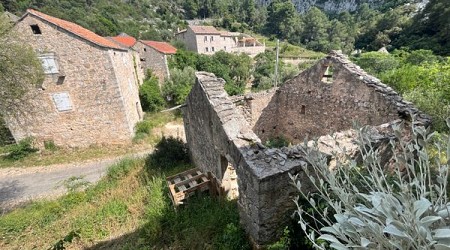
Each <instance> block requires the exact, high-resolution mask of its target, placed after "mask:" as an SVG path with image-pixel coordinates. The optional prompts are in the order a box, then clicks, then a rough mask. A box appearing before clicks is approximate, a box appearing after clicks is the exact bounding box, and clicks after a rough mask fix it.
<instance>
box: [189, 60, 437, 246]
mask: <svg viewBox="0 0 450 250" xmlns="http://www.w3.org/2000/svg"><path fill="white" fill-rule="evenodd" d="M196 76H197V81H196V84H195V85H194V87H193V89H192V91H191V92H190V94H189V96H188V98H187V102H186V107H185V108H184V109H183V113H184V126H185V132H186V139H187V142H188V146H189V149H190V153H191V156H192V159H193V161H194V163H195V164H196V166H197V167H199V168H201V169H202V171H204V172H210V173H212V174H213V176H215V177H216V178H217V179H218V180H219V181H220V180H222V178H223V176H224V175H225V171H226V170H227V169H229V165H231V166H232V167H233V168H234V169H235V171H236V173H237V182H238V192H239V198H238V207H239V213H240V218H241V222H242V224H243V225H244V228H245V229H246V231H247V233H248V234H249V235H250V236H251V238H252V239H253V240H254V242H255V243H256V244H257V245H264V244H267V243H270V242H272V241H274V240H276V239H277V237H279V236H280V233H281V232H282V229H283V228H284V226H285V225H286V223H287V221H288V220H289V219H290V215H291V214H292V211H293V210H294V209H295V204H294V202H293V199H295V197H296V196H297V195H298V193H297V191H296V190H295V187H294V186H293V185H292V184H291V182H292V181H291V180H290V178H289V176H288V173H291V174H300V176H302V173H303V178H301V180H302V181H305V184H306V186H308V184H307V183H306V182H307V179H306V178H305V176H304V172H303V169H304V168H306V167H308V162H307V161H306V160H305V158H304V155H302V150H301V147H302V146H303V144H302V145H300V144H297V143H300V142H303V140H305V139H307V138H308V139H312V138H318V140H319V142H323V143H319V145H325V146H324V147H322V148H319V150H320V151H322V152H323V153H327V154H329V152H330V150H333V148H331V149H330V146H329V145H330V144H329V143H327V142H329V141H332V139H331V136H330V135H331V134H333V133H335V134H334V135H336V139H337V140H342V141H345V142H346V143H349V144H353V145H355V144H356V143H355V137H356V135H355V133H354V130H353V129H352V128H353V124H352V122H354V121H357V122H359V123H360V124H361V125H367V126H369V127H370V128H371V130H372V131H373V135H374V138H375V137H376V138H377V140H382V139H386V138H388V137H389V136H390V134H389V133H391V130H390V128H391V127H392V126H393V125H394V124H397V123H399V122H402V121H408V120H411V117H412V116H414V117H415V122H416V123H417V124H419V125H424V126H428V125H429V124H430V118H429V117H428V116H427V115H425V114H423V113H422V112H420V111H419V110H417V109H416V108H415V107H413V105H412V104H411V103H409V102H406V101H404V100H403V99H402V98H401V97H400V96H399V95H398V94H397V93H396V92H395V91H394V90H392V89H391V88H390V87H388V86H386V85H384V84H383V83H381V82H380V81H379V80H378V79H377V78H375V77H373V76H370V75H368V74H366V73H365V72H364V71H363V70H361V69H360V68H359V67H358V66H356V65H354V64H353V63H351V62H350V61H349V60H348V59H347V58H346V57H345V56H343V55H341V54H339V53H335V52H332V53H330V54H329V55H328V56H327V57H326V58H324V59H322V60H320V61H319V62H318V63H317V64H316V65H314V66H312V67H311V68H309V69H307V70H306V71H304V72H302V73H300V74H299V75H298V76H296V77H294V78H293V79H291V80H289V81H287V82H286V83H284V85H282V86H281V87H279V88H277V89H273V90H271V91H268V92H262V93H255V94H249V95H246V96H240V97H233V98H230V97H229V96H228V95H227V94H226V92H225V91H224V88H223V87H224V81H223V80H222V79H218V78H216V77H215V76H214V75H213V74H210V73H206V72H198V73H197V74H196ZM352 131H353V132H352ZM278 136H283V137H284V138H286V139H287V140H288V141H289V142H290V143H291V144H292V146H288V147H282V148H267V147H266V146H264V145H263V143H264V142H266V141H267V140H269V139H271V138H274V137H278ZM326 145H328V146H326ZM331 147H332V146H331Z"/></svg>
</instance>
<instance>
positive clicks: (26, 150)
mask: <svg viewBox="0 0 450 250" xmlns="http://www.w3.org/2000/svg"><path fill="white" fill-rule="evenodd" d="M33 141H34V139H33V138H32V137H28V138H25V139H23V140H20V141H19V142H18V143H17V144H15V145H13V146H11V147H10V150H9V154H8V155H7V156H6V157H7V158H8V159H11V160H15V161H16V160H20V159H22V158H25V157H27V156H28V155H30V154H32V153H34V152H37V151H38V149H36V148H34V147H33Z"/></svg>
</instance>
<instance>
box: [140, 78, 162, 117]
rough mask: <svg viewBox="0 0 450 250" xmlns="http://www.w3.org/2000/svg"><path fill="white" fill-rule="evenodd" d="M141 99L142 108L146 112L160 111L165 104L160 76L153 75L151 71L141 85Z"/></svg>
mask: <svg viewBox="0 0 450 250" xmlns="http://www.w3.org/2000/svg"><path fill="white" fill-rule="evenodd" d="M139 99H140V100H141V105H142V109H143V110H144V111H146V112H155V111H159V110H161V108H162V107H163V106H164V103H165V102H164V99H163V98H162V96H161V90H160V88H159V81H158V78H157V77H156V76H154V75H152V74H151V72H150V73H149V74H148V77H147V79H145V81H144V83H143V84H142V85H141V86H140V87H139Z"/></svg>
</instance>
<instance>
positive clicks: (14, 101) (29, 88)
mask: <svg viewBox="0 0 450 250" xmlns="http://www.w3.org/2000/svg"><path fill="white" fill-rule="evenodd" d="M26 44H27V43H26V42H25V41H22V39H21V38H19V36H17V34H15V32H14V31H13V30H12V27H11V23H10V21H9V20H8V19H7V18H6V17H5V16H4V15H0V114H2V115H3V116H6V115H9V116H10V115H18V114H19V113H24V112H25V111H26V110H27V105H32V104H31V99H32V98H31V97H30V96H27V95H30V94H32V93H34V92H36V91H33V90H34V89H35V88H36V87H38V86H40V85H41V84H42V81H43V79H44V73H43V69H42V65H41V62H40V61H39V60H38V58H37V56H36V53H35V52H34V50H33V49H32V48H31V47H30V46H28V45H26Z"/></svg>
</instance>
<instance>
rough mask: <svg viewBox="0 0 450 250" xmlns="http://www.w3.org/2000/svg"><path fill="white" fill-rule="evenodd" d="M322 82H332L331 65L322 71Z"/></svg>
mask: <svg viewBox="0 0 450 250" xmlns="http://www.w3.org/2000/svg"><path fill="white" fill-rule="evenodd" d="M322 82H326V83H332V82H333V67H332V66H326V69H325V72H324V73H323V77H322Z"/></svg>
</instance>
